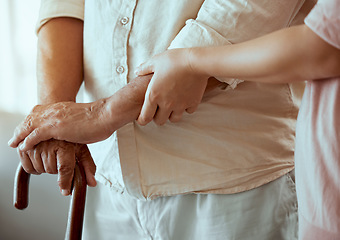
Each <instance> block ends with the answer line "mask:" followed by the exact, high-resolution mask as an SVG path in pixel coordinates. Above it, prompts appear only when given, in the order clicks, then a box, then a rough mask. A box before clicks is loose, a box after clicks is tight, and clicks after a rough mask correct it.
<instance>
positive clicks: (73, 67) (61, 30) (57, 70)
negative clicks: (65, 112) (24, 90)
mask: <svg viewBox="0 0 340 240" xmlns="http://www.w3.org/2000/svg"><path fill="white" fill-rule="evenodd" d="M37 81H38V101H39V104H42V105H46V104H51V103H56V102H60V101H75V98H76V95H77V92H78V90H79V87H80V85H81V83H82V81H83V22H82V21H81V20H79V19H75V18H54V19H51V20H50V21H48V22H47V23H46V24H44V25H43V26H42V28H41V29H40V31H39V33H38V54H37ZM27 150H28V149H27ZM18 152H19V155H20V158H21V163H22V165H23V167H24V169H25V170H26V172H28V173H33V174H34V173H36V174H40V173H44V172H47V173H51V174H56V173H58V183H59V187H60V190H61V191H62V193H63V194H64V195H68V194H69V193H70V189H71V184H72V179H73V172H74V166H75V161H76V158H77V159H78V161H79V162H80V163H81V164H82V165H83V166H84V170H85V173H86V179H87V183H88V185H89V186H95V185H96V182H95V180H94V173H95V165H94V163H93V159H92V157H91V155H90V152H89V150H88V148H87V146H86V145H81V144H73V143H68V142H65V141H57V140H50V141H46V142H42V143H40V144H39V145H37V146H34V148H32V149H30V150H28V151H22V150H21V151H20V150H19V151H18Z"/></svg>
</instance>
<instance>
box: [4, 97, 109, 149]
mask: <svg viewBox="0 0 340 240" xmlns="http://www.w3.org/2000/svg"><path fill="white" fill-rule="evenodd" d="M104 108H105V100H99V101H96V102H93V103H74V102H59V103H54V104H49V105H37V106H36V107H34V108H33V110H32V112H31V113H30V114H29V115H28V116H27V117H26V119H25V120H24V121H23V122H22V123H21V124H20V125H19V126H17V128H16V129H15V132H14V136H13V137H12V139H11V140H10V141H9V146H11V147H18V146H19V144H20V146H19V148H20V150H21V151H27V150H30V149H32V148H33V147H34V146H35V145H36V144H38V143H39V142H42V141H45V140H49V139H52V138H54V139H57V140H65V141H68V142H74V143H84V144H85V143H93V142H96V141H99V140H103V139H105V138H107V137H109V136H110V135H111V134H112V130H110V129H109V127H108V122H107V121H108V118H107V116H104V115H103V110H104Z"/></svg>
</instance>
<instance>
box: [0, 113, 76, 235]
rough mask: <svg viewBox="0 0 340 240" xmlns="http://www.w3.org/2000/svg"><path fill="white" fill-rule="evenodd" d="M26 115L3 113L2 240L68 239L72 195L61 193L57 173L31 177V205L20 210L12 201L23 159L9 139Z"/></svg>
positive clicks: (0, 128) (0, 119)
mask: <svg viewBox="0 0 340 240" xmlns="http://www.w3.org/2000/svg"><path fill="white" fill-rule="evenodd" d="M23 118H24V116H23V115H19V114H9V113H4V112H0V153H1V156H0V213H1V214H0V239H1V240H18V239H25V240H33V239H34V240H45V239H48V240H60V239H64V236H65V231H66V224H67V214H68V208H69V201H70V197H63V196H62V195H61V194H60V193H59V188H58V185H57V177H56V175H47V174H42V175H39V176H35V175H33V176H31V181H30V189H29V190H30V191H29V195H30V196H29V206H28V208H27V209H25V210H23V211H20V210H17V209H16V208H14V206H13V204H12V202H13V184H14V174H15V171H16V168H17V166H18V163H19V159H18V157H17V153H16V150H15V149H11V148H9V147H8V146H7V141H8V140H9V139H10V137H11V136H12V133H13V130H14V128H15V126H16V125H17V124H18V123H20V122H21V121H22V120H23Z"/></svg>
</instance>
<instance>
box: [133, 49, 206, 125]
mask: <svg viewBox="0 0 340 240" xmlns="http://www.w3.org/2000/svg"><path fill="white" fill-rule="evenodd" d="M189 58H190V49H173V50H168V51H166V52H164V53H162V54H159V55H156V56H154V57H153V58H151V59H150V60H149V61H147V62H145V63H144V64H142V65H141V66H139V68H138V70H137V71H136V74H137V75H145V74H149V73H154V75H153V77H152V79H151V81H150V84H149V86H148V88H147V91H146V94H145V100H144V104H143V107H142V111H141V113H140V115H139V117H138V120H137V122H138V123H139V124H141V125H146V124H147V123H149V122H150V121H152V120H154V122H155V123H156V124H158V125H163V124H164V123H165V122H166V121H167V120H168V119H169V120H170V121H171V122H178V121H179V120H180V119H181V118H182V115H183V113H184V111H186V112H188V113H193V112H194V111H195V110H196V108H197V106H198V104H199V103H200V102H201V100H202V97H203V94H204V91H205V89H206V86H207V82H208V78H209V76H203V75H200V74H198V73H196V72H195V71H194V70H193V69H192V68H191V66H190V59H189Z"/></svg>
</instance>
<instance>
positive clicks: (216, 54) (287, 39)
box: [190, 25, 340, 83]
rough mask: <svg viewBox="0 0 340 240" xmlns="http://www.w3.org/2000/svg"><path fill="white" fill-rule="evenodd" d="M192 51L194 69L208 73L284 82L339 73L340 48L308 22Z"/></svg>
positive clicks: (261, 80) (325, 76)
mask: <svg viewBox="0 0 340 240" xmlns="http://www.w3.org/2000/svg"><path fill="white" fill-rule="evenodd" d="M190 52H191V54H190V56H191V60H192V61H191V66H192V68H193V69H194V70H195V71H197V72H201V73H202V74H204V75H208V76H215V77H229V78H239V79H244V80H249V81H260V82H269V83H283V82H292V81H304V80H308V79H320V78H327V77H333V76H337V75H339V74H340V68H339V64H340V50H339V49H336V48H335V47H333V46H331V45H330V44H328V43H326V42H325V41H324V40H323V39H321V38H320V37H319V36H318V35H316V34H315V33H314V32H313V31H312V30H311V29H309V28H308V27H307V26H306V25H300V26H296V27H291V28H287V29H283V30H280V31H277V32H274V33H271V34H268V35H265V36H263V37H260V38H257V39H255V40H250V41H247V42H244V43H240V44H235V45H230V46H222V47H215V48H196V49H195V48H193V49H191V50H190Z"/></svg>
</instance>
